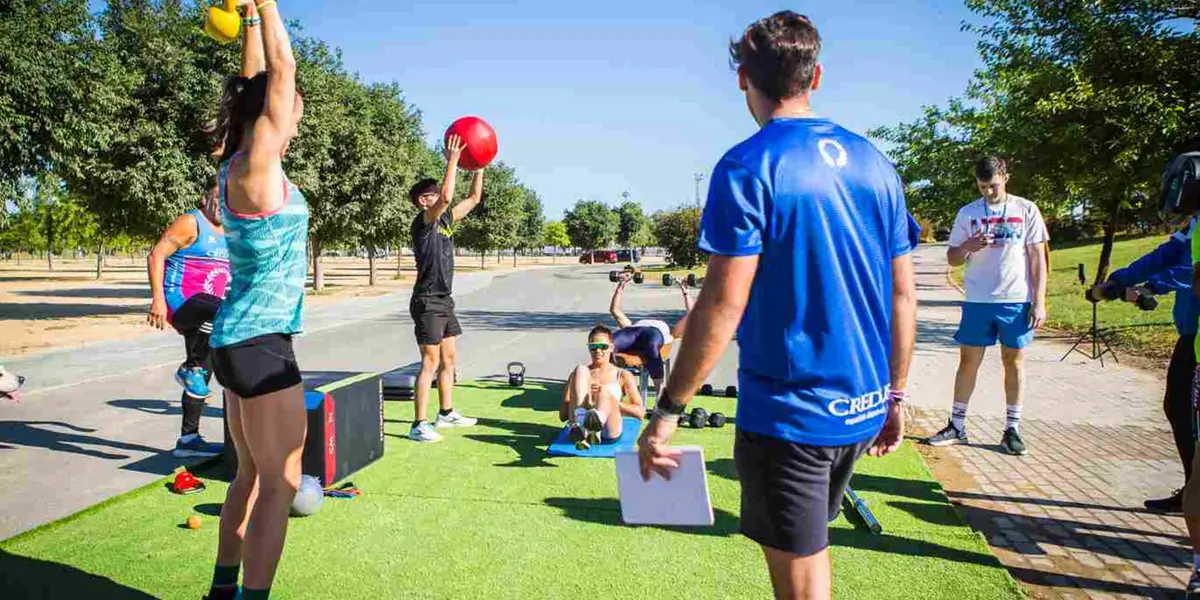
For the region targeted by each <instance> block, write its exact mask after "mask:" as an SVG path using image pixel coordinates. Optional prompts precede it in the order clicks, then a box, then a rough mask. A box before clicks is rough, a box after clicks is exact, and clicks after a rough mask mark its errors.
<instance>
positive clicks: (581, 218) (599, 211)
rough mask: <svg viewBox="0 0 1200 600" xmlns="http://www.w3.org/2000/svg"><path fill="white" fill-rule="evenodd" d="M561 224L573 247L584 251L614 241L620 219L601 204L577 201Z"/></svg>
mask: <svg viewBox="0 0 1200 600" xmlns="http://www.w3.org/2000/svg"><path fill="white" fill-rule="evenodd" d="M563 224H565V225H566V226H567V235H568V236H570V238H571V240H572V241H573V242H574V243H575V245H577V246H579V247H580V248H583V249H584V250H596V249H598V248H603V247H604V246H607V245H608V244H611V243H612V242H613V240H614V239H616V237H617V232H618V230H619V228H620V218H619V217H617V213H615V212H613V211H612V210H610V209H609V208H608V207H607V206H605V205H604V204H603V203H601V202H595V201H590V200H578V201H576V202H575V206H574V208H572V209H571V210H569V211H567V214H566V216H565V217H563Z"/></svg>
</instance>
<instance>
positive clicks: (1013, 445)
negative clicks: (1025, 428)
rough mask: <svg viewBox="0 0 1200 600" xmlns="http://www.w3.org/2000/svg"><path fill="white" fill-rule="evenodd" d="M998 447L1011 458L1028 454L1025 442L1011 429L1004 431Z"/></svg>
mask: <svg viewBox="0 0 1200 600" xmlns="http://www.w3.org/2000/svg"><path fill="white" fill-rule="evenodd" d="M1000 447H1001V448H1004V451H1005V452H1007V453H1009V454H1012V455H1013V456H1025V455H1026V454H1029V451H1028V450H1026V449H1025V442H1024V441H1023V440H1021V434H1019V433H1017V430H1016V429H1013V428H1011V427H1009V428H1008V429H1005V430H1004V438H1003V439H1001V440H1000Z"/></svg>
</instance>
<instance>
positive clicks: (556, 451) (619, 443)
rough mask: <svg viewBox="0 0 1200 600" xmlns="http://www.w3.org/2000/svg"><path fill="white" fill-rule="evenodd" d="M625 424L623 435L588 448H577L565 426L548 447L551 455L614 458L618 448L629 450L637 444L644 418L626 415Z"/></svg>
mask: <svg viewBox="0 0 1200 600" xmlns="http://www.w3.org/2000/svg"><path fill="white" fill-rule="evenodd" d="M622 420H623V421H624V422H625V426H624V427H622V428H621V437H620V438H618V439H616V440H612V441H606V442H604V443H602V444H600V445H598V446H592V447H591V448H588V449H587V450H576V449H575V442H572V441H571V440H568V439H567V428H566V427H563V428H562V431H560V432H558V437H557V438H555V439H554V443H552V444H550V447H549V448H547V449H546V452H547V453H548V454H549V455H550V456H580V457H583V458H612V457H613V456H616V454H617V450H629V449H632V448H633V447H634V445H635V444H637V438H638V434H639V433H641V428H642V420H641V419H639V418H637V417H624V419H622Z"/></svg>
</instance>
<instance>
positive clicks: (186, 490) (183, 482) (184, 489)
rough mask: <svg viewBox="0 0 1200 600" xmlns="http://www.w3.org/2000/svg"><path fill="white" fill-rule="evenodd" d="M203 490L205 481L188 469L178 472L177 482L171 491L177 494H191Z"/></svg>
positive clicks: (176, 475)
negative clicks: (197, 477)
mask: <svg viewBox="0 0 1200 600" xmlns="http://www.w3.org/2000/svg"><path fill="white" fill-rule="evenodd" d="M203 490H204V483H202V482H201V481H200V480H199V479H196V477H195V476H194V475H192V474H191V473H189V472H187V471H180V472H179V473H176V474H175V483H174V484H172V485H171V491H172V492H175V493H176V494H190V493H193V492H199V491H203Z"/></svg>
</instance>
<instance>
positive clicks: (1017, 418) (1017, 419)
mask: <svg viewBox="0 0 1200 600" xmlns="http://www.w3.org/2000/svg"><path fill="white" fill-rule="evenodd" d="M1007 414H1008V419H1007V421H1006V423H1005V425H1004V426H1005V428H1006V429H1012V430H1013V431H1017V432H1019V431H1021V405H1020V404H1016V405H1012V404H1010V405H1009V406H1008V413H1007Z"/></svg>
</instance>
